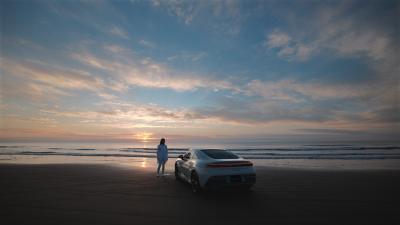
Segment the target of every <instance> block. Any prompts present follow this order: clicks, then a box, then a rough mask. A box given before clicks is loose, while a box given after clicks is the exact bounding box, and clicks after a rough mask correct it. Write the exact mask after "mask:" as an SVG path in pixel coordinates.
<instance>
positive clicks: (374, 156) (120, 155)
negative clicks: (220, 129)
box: [0, 143, 400, 169]
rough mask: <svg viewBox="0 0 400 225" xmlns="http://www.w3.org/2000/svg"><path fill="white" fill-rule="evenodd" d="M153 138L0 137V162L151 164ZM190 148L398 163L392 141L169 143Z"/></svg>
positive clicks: (292, 161)
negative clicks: (106, 140)
mask: <svg viewBox="0 0 400 225" xmlns="http://www.w3.org/2000/svg"><path fill="white" fill-rule="evenodd" d="M156 145H157V143H123V144H115V143H0V163H25V164H38V163H88V162H89V163H104V162H107V163H120V164H131V165H140V166H142V167H143V165H144V164H143V162H146V164H147V165H148V166H150V165H154V164H155V160H154V159H155V157H156ZM190 148H223V149H227V150H230V151H232V152H234V153H236V154H238V155H240V156H242V157H243V158H245V159H249V160H251V161H253V162H254V163H255V165H256V166H280V167H300V168H353V169H400V144H398V143H397V144H396V143H384V144H382V143H369V144H365V143H364V144H363V143H340V144H338V143H335V144H332V143H317V144H316V143H312V144H307V143H290V144H287V143H285V144H284V143H266V144H253V145H250V144H246V145H240V144H236V145H230V146H226V145H222V144H213V145H209V146H207V145H204V144H203V145H202V146H200V145H199V144H198V145H195V144H191V145H190V144H187V145H184V144H174V145H171V144H170V145H169V158H170V159H174V158H177V157H178V156H179V155H181V154H184V153H185V152H186V151H188V150H189V149H190Z"/></svg>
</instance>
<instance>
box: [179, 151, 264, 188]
mask: <svg viewBox="0 0 400 225" xmlns="http://www.w3.org/2000/svg"><path fill="white" fill-rule="evenodd" d="M175 177H176V179H180V180H183V181H186V182H188V183H190V184H191V185H192V188H193V191H194V192H197V191H199V190H201V189H203V188H204V189H219V188H225V187H238V188H243V189H249V188H251V187H252V186H253V185H254V183H255V182H256V172H255V169H254V167H253V163H251V162H250V161H247V160H244V159H243V158H241V157H240V156H238V155H236V154H234V153H232V152H230V151H227V150H223V149H192V150H190V151H188V152H187V153H186V154H184V155H180V156H179V158H178V159H177V160H176V162H175Z"/></svg>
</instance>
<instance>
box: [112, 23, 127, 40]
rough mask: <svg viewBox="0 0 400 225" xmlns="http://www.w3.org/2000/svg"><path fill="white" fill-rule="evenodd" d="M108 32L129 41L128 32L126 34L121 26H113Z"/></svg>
mask: <svg viewBox="0 0 400 225" xmlns="http://www.w3.org/2000/svg"><path fill="white" fill-rule="evenodd" d="M108 31H109V32H110V34H112V35H115V36H117V37H120V38H124V39H129V35H128V32H126V31H125V30H123V29H122V28H121V27H119V26H116V25H113V26H112V27H111V28H110V29H109V30H108Z"/></svg>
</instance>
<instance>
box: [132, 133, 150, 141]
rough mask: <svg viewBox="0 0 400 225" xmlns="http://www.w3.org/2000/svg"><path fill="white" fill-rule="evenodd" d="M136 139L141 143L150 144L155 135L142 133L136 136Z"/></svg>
mask: <svg viewBox="0 0 400 225" xmlns="http://www.w3.org/2000/svg"><path fill="white" fill-rule="evenodd" d="M135 138H136V139H138V140H140V141H141V142H149V140H151V139H153V133H149V132H140V133H137V134H135Z"/></svg>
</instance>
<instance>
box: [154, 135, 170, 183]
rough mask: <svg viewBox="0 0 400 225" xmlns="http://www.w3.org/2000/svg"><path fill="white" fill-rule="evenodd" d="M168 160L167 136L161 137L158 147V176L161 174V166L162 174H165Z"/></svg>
mask: <svg viewBox="0 0 400 225" xmlns="http://www.w3.org/2000/svg"><path fill="white" fill-rule="evenodd" d="M167 161H168V147H167V145H166V144H165V138H161V140H160V144H159V145H158V147H157V163H158V167H157V176H160V167H162V170H161V172H162V175H164V169H165V163H167Z"/></svg>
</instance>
